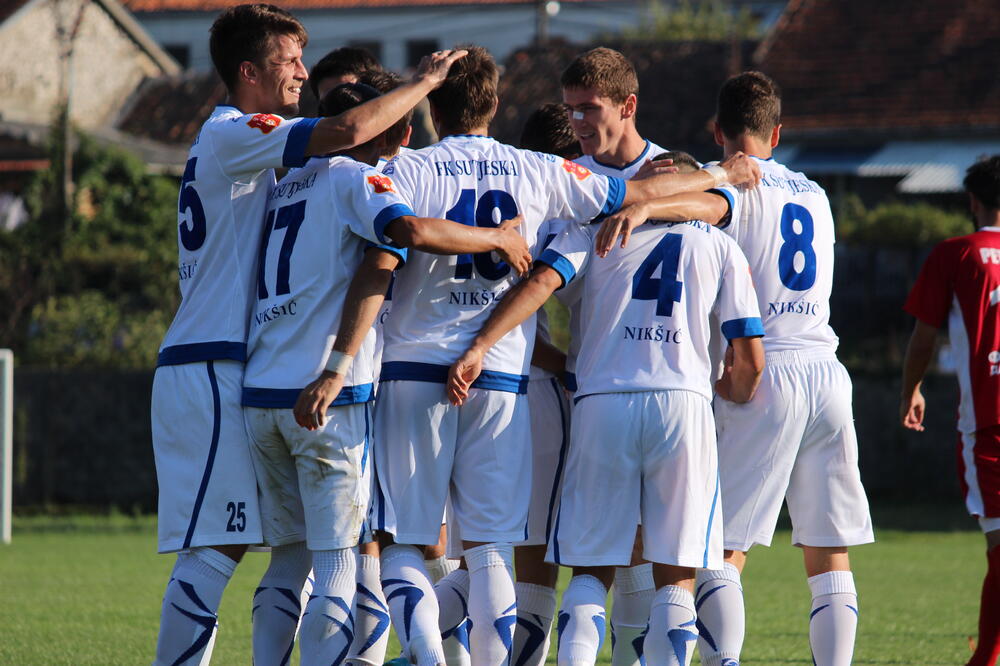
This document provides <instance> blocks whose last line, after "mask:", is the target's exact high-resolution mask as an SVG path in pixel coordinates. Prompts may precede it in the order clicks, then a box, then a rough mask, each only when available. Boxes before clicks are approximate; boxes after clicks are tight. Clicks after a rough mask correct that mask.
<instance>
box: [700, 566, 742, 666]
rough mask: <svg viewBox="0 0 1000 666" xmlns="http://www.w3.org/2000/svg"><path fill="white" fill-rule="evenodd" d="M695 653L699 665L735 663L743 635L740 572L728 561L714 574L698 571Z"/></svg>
mask: <svg viewBox="0 0 1000 666" xmlns="http://www.w3.org/2000/svg"><path fill="white" fill-rule="evenodd" d="M695 607H696V608H697V611H698V652H699V653H700V654H701V663H702V666H722V664H723V663H725V661H726V660H730V661H731V662H735V663H739V660H740V652H741V651H742V650H743V637H744V634H745V633H746V626H745V623H746V619H745V617H744V615H745V612H744V606H743V584H742V583H741V581H740V571H739V569H737V568H736V567H735V566H733V565H732V564H730V563H729V562H726V563H725V567H724V568H723V569H721V570H718V571H715V570H710V569H700V570H699V571H698V577H697V579H696V583H695Z"/></svg>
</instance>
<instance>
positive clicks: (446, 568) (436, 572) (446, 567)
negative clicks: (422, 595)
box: [424, 555, 459, 585]
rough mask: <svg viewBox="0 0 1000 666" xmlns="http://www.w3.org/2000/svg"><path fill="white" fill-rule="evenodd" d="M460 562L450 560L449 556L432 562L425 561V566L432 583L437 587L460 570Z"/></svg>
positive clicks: (437, 558) (436, 558)
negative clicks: (452, 573)
mask: <svg viewBox="0 0 1000 666" xmlns="http://www.w3.org/2000/svg"><path fill="white" fill-rule="evenodd" d="M458 565H459V561H458V560H449V559H448V556H447V555H442V556H441V557H435V558H434V559H431V560H424V566H425V567H426V568H427V573H428V574H429V575H430V577H431V582H432V583H434V584H435V585H437V584H438V583H439V582H441V579H442V578H444V577H445V576H447V575H448V574H450V573H451V572H452V571H454V570H455V569H457V568H458Z"/></svg>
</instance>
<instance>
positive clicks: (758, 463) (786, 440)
mask: <svg viewBox="0 0 1000 666" xmlns="http://www.w3.org/2000/svg"><path fill="white" fill-rule="evenodd" d="M764 363H765V367H764V373H763V376H762V377H761V382H760V387H759V388H758V389H757V393H756V395H754V398H753V400H751V401H750V402H748V403H746V404H743V405H737V404H735V403H732V402H728V401H726V400H722V399H721V398H718V397H717V398H716V399H715V419H716V425H717V427H718V432H719V475H720V477H721V479H722V513H723V515H724V516H725V545H726V549H731V550H739V551H743V552H745V551H747V550H749V549H750V547H751V546H753V545H754V544H755V543H759V544H761V545H764V546H769V545H771V538H772V537H773V536H774V528H775V525H776V524H777V521H778V514H779V512H780V510H781V503H782V500H787V501H788V512H789V514H790V516H791V519H792V543H794V544H796V545H803V546H817V547H839V546H854V545H858V544H863V543H870V542H872V541H874V540H875V535H874V532H873V531H872V521H871V516H870V514H869V512H868V498H867V497H866V496H865V489H864V487H863V486H862V485H861V474H860V472H859V471H858V441H857V435H856V434H855V432H854V414H853V409H852V386H851V378H850V376H848V374H847V370H846V369H845V368H844V366H843V365H842V364H841V363H840V361H838V360H837V357H836V355H835V354H834V352H832V351H830V350H828V349H818V350H817V349H813V350H801V351H784V352H770V353H768V354H766V355H765V362H764Z"/></svg>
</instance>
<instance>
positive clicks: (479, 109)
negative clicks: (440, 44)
mask: <svg viewBox="0 0 1000 666" xmlns="http://www.w3.org/2000/svg"><path fill="white" fill-rule="evenodd" d="M455 48H456V49H465V50H467V51H468V52H469V53H468V54H467V55H466V56H465V57H462V58H459V59H458V60H456V61H455V62H454V63H452V65H451V69H449V70H448V77H447V78H446V79H445V80H444V82H443V83H442V84H441V85H440V86H439V87H438V88H437V89H436V90H432V91H431V92H430V93H428V95H427V99H428V100H429V101H430V103H431V104H432V105H434V111H435V113H436V114H437V117H438V121H439V122H440V123H441V126H442V128H443V129H446V130H447V131H449V132H457V133H462V132H468V131H470V130H473V129H475V128H477V127H482V126H484V125H489V123H490V121H491V120H492V119H493V113H494V105H495V104H496V100H497V85H498V83H499V81H500V70H499V69H498V68H497V64H496V61H494V60H493V56H491V55H490V52H489V51H487V50H486V49H484V48H483V47H481V46H472V45H468V46H456V47H455Z"/></svg>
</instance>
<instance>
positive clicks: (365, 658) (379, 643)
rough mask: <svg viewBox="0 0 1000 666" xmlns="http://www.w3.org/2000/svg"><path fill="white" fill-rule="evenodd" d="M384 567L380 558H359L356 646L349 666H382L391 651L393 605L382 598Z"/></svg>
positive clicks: (348, 659)
mask: <svg viewBox="0 0 1000 666" xmlns="http://www.w3.org/2000/svg"><path fill="white" fill-rule="evenodd" d="M380 571H381V567H380V566H379V559H378V557H377V556H376V555H362V554H360V553H359V554H358V572H357V594H356V595H355V597H354V643H353V644H352V645H351V651H350V653H349V655H348V657H347V663H349V664H368V665H371V666H382V663H383V662H385V651H386V649H387V648H388V647H389V624H390V622H389V604H388V603H387V602H386V600H385V595H384V594H382V581H381V574H380Z"/></svg>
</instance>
